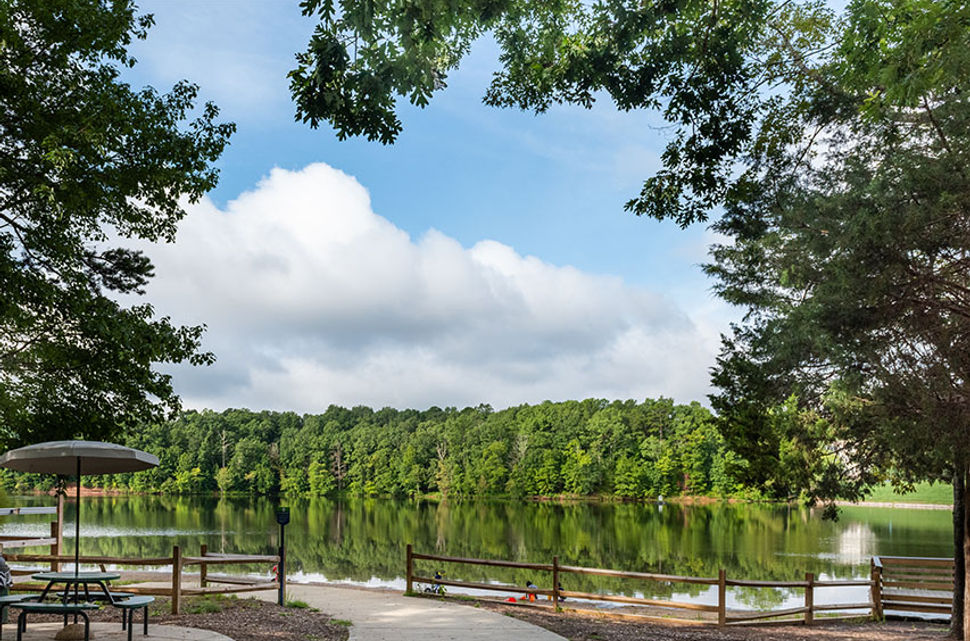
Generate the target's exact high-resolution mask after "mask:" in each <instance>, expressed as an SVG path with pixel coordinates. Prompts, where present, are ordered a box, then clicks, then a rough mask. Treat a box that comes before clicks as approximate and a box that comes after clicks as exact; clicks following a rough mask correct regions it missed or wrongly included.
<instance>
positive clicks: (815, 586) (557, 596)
mask: <svg viewBox="0 0 970 641" xmlns="http://www.w3.org/2000/svg"><path fill="white" fill-rule="evenodd" d="M416 560H424V561H435V562H437V563H455V564H464V565H481V566H489V567H497V568H515V569H526V570H533V571H537V572H548V573H550V574H551V575H552V576H551V577H550V578H551V585H552V588H550V589H545V588H539V587H521V586H516V585H507V584H501V583H473V582H469V581H457V580H452V579H443V578H435V577H427V576H422V575H418V574H416V573H415V571H414V562H415V561H416ZM405 562H406V579H407V591H408V593H413V592H414V584H415V583H425V584H428V585H442V586H449V587H457V588H471V589H474V590H485V591H492V592H505V593H508V592H513V593H520V594H525V595H528V596H529V601H532V600H534V598H535V597H536V596H548V597H549V598H550V600H551V601H552V605H553V608H554V609H555V610H557V611H558V610H560V603H561V601H562V599H563V598H564V597H568V598H575V599H588V600H591V601H607V602H613V603H624V604H629V605H641V606H651V607H660V608H672V609H675V610H689V611H694V612H701V613H707V614H716V620H714V619H713V618H711V619H710V620H690V622H691V623H712V624H713V623H716V624H717V625H720V626H725V625H731V624H734V625H739V624H745V623H753V622H759V621H763V620H765V619H777V618H779V617H781V618H787V619H789V620H791V618H792V617H800V619H799V620H800V621H802V622H804V623H806V624H812V623H814V622H815V614H816V613H831V612H836V611H839V612H843V611H852V610H867V611H868V612H865V613H860V614H856V615H851V616H853V617H854V618H857V617H859V616H870V617H873V618H877V619H878V618H882V609H883V602H882V599H881V593H880V590H881V586H882V582H881V575H880V570H881V566H879V567H877V566H876V565H875V563H874V564H873V567H872V572H871V575H870V578H869V579H852V580H846V581H832V580H825V581H816V580H815V575H814V574H812V573H807V574H806V575H805V579H804V580H802V581H760V580H758V581H755V580H747V579H728V578H727V573H726V572H725V570H720V571H719V572H718V576H717V577H696V576H682V575H674V574H654V573H649V572H626V571H621V570H609V569H604V568H587V567H579V566H572V565H560V563H559V557H558V556H554V557H553V558H552V563H551V564H545V563H522V562H517V561H504V560H490V559H468V558H461V557H453V556H441V555H434V554H421V553H417V552H414V550H413V547H412V545H411V544H408V545H407V557H406V559H405ZM563 574H580V575H593V576H608V577H614V578H623V579H633V580H637V581H645V582H655V583H685V584H693V585H709V586H717V604H716V605H710V604H702V603H686V602H679V601H670V600H666V599H648V598H641V597H632V596H625V595H619V594H595V593H590V592H579V591H574V590H563V589H562V588H561V586H560V582H559V578H560V577H561V576H562V575H563ZM866 586H868V587H869V597H870V598H869V600H868V601H865V602H862V603H859V602H853V603H829V604H821V605H816V604H815V594H816V591H817V590H819V589H825V588H834V587H866ZM728 587H751V588H768V589H796V590H797V589H800V590H803V592H804V604H803V605H802V606H799V607H792V608H785V609H780V610H767V611H755V612H750V611H738V610H733V609H729V608H728V607H727V588H728ZM926 603H932V604H934V605H935V604H936V603H937V602H936V601H933V602H929V601H925V602H923V604H926ZM927 607H932V606H927ZM645 618H651V617H645ZM827 618H828V617H827ZM831 618H837V617H831ZM664 620H665V621H684V619H670V618H669V617H664Z"/></svg>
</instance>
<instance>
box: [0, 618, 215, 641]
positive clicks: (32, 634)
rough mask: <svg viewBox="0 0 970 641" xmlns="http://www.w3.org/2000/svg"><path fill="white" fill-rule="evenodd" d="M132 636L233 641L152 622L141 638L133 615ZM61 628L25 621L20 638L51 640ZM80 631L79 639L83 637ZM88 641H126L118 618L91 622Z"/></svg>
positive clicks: (9, 633)
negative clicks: (112, 621)
mask: <svg viewBox="0 0 970 641" xmlns="http://www.w3.org/2000/svg"><path fill="white" fill-rule="evenodd" d="M135 618H136V619H137V621H135V630H134V631H135V635H134V637H133V639H138V640H139V641H141V640H146V641H232V639H230V638H229V637H227V636H225V635H222V634H219V633H218V632H212V631H211V630H197V629H195V628H182V627H179V626H174V625H155V624H154V623H152V621H151V619H149V620H148V636H147V637H146V636H144V635H143V634H142V633H141V631H142V627H141V614H136V615H135ZM63 628H64V624H63V623H46V622H45V623H32V622H31V621H30V619H27V632H25V633H24V635H23V641H41V640H43V641H51V639H53V638H54V635H55V634H57V633H58V632H59V631H60V630H62V629H63ZM83 636H84V635H83V632H82V634H81V635H80V636H78V637H77V638H78V639H81V638H83ZM3 638H4V639H16V638H17V624H16V623H7V624H5V625H4V626H3ZM91 639H92V640H93V641H128V632H127V631H125V630H122V629H121V617H120V616H119V617H118V622H117V623H92V624H91Z"/></svg>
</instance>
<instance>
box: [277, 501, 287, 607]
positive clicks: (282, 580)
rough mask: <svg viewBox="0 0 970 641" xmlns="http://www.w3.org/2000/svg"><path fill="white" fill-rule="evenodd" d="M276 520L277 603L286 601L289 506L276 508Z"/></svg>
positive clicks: (281, 603) (282, 603)
mask: <svg viewBox="0 0 970 641" xmlns="http://www.w3.org/2000/svg"><path fill="white" fill-rule="evenodd" d="M276 522H277V523H279V524H280V553H279V557H280V560H279V565H277V566H276V570H277V571H276V580H277V581H278V582H279V584H280V594H279V599H278V603H279V605H281V606H282V605H284V604H285V603H286V524H287V523H289V522H290V508H288V507H278V508H276Z"/></svg>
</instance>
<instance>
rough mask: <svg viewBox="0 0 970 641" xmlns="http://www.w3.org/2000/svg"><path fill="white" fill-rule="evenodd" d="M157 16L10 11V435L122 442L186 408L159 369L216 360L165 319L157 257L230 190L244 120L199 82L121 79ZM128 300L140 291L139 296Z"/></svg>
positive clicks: (6, 165) (4, 172)
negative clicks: (230, 153) (223, 118)
mask: <svg viewBox="0 0 970 641" xmlns="http://www.w3.org/2000/svg"><path fill="white" fill-rule="evenodd" d="M151 23H152V19H151V16H148V15H141V16H139V15H137V14H136V12H135V8H134V6H133V5H132V4H131V3H130V2H125V1H120V2H108V1H106V0H29V1H25V0H9V1H7V2H4V3H3V4H2V6H0V291H2V292H3V296H2V297H0V441H2V442H3V443H5V444H6V445H15V444H20V443H25V442H36V441H42V440H49V439H56V438H71V437H74V436H85V437H91V438H109V437H112V436H113V435H115V434H117V433H119V432H121V431H124V430H126V429H130V428H131V427H132V426H134V425H136V424H137V423H138V422H141V421H152V420H159V419H161V418H163V417H164V416H166V415H168V414H170V413H171V412H174V411H175V410H176V409H177V408H178V399H177V397H176V395H175V394H174V392H173V390H172V385H171V382H170V380H169V377H168V376H166V375H164V374H162V373H160V372H158V371H157V370H156V369H155V368H154V365H155V364H157V363H166V362H169V363H171V362H181V361H189V362H191V363H194V364H201V363H208V362H210V361H211V360H212V356H211V355H210V354H207V353H204V352H200V351H199V339H200V336H201V333H202V328H200V327H178V326H176V325H173V324H172V323H171V322H170V321H169V319H168V318H156V317H155V315H154V311H153V309H152V307H151V306H150V305H148V304H145V303H141V304H132V305H126V304H124V303H122V302H120V301H122V300H123V299H126V298H129V297H130V296H133V295H137V294H140V293H141V292H142V290H143V288H144V287H145V285H146V283H147V282H148V280H149V279H150V278H151V276H152V265H151V263H150V261H149V260H148V258H147V257H146V256H145V255H144V254H142V253H140V252H138V251H134V250H132V249H130V248H128V247H126V245H129V244H130V243H127V239H142V240H148V241H169V242H170V241H172V240H174V236H175V228H176V224H177V222H178V221H179V219H181V218H182V217H183V216H184V215H185V210H184V209H183V206H184V203H185V201H186V200H188V201H195V200H197V199H198V198H200V197H201V196H202V194H204V193H205V192H206V191H208V190H210V189H211V188H212V187H213V186H214V185H215V183H216V177H217V172H216V170H215V169H214V168H213V167H212V162H213V161H214V160H215V159H216V158H217V157H218V156H219V154H220V153H221V152H222V150H223V148H224V147H225V145H226V144H227V141H228V137H229V135H230V134H231V132H232V130H233V126H232V125H230V124H219V123H217V122H216V118H217V113H218V112H217V109H216V108H215V106H213V105H211V104H206V105H205V106H203V107H201V108H200V109H199V110H198V111H197V112H196V113H195V115H194V117H193V116H192V113H193V110H195V99H196V94H197V88H196V87H195V86H194V85H192V84H189V83H186V82H181V83H179V84H177V85H176V86H175V87H173V89H172V90H171V91H170V92H169V93H166V94H159V93H158V92H156V91H155V90H154V89H152V88H146V89H142V90H135V89H133V88H131V87H130V86H129V85H128V84H126V83H125V82H123V81H122V80H121V75H122V72H123V70H124V69H126V68H129V67H131V66H133V65H134V64H135V60H134V59H133V58H131V57H130V56H129V55H128V53H127V47H128V45H129V44H130V43H131V42H132V40H133V39H135V38H144V37H145V36H146V34H147V30H148V28H149V27H150V26H151ZM129 299H130V298H129Z"/></svg>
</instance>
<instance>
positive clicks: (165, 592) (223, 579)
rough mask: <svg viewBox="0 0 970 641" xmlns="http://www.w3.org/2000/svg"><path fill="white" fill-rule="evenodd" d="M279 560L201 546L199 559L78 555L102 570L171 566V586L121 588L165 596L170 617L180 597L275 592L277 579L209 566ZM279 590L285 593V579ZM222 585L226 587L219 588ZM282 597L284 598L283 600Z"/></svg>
mask: <svg viewBox="0 0 970 641" xmlns="http://www.w3.org/2000/svg"><path fill="white" fill-rule="evenodd" d="M5 557H6V559H7V561H12V562H18V563H24V562H26V563H51V564H52V565H53V564H55V563H60V562H73V561H74V557H73V556H71V555H64V554H60V555H57V554H8V555H5ZM279 560H280V558H279V557H278V556H275V555H248V554H214V553H211V552H209V551H208V550H207V549H206V546H205V545H203V546H202V547H201V549H200V551H199V556H185V555H183V553H182V548H181V547H179V546H178V545H176V546H174V547H173V548H172V556H167V557H156V558H133V557H112V556H82V557H80V562H81V563H87V564H91V565H100V566H102V568H103V567H104V566H105V565H107V564H111V565H121V566H133V567H146V566H148V567H152V566H168V565H170V566H172V577H171V581H172V584H171V586H167V585H166V586H157V587H149V586H146V587H137V586H128V585H126V586H125V587H124V590H125V592H133V593H135V594H152V595H159V596H168V597H171V599H172V614H179V613H180V612H181V607H182V597H183V595H196V594H229V593H234V592H252V591H256V590H279V589H280V587H281V586H280V583H279V581H280V578H281V577H275V578H274V579H273V580H272V581H259V580H253V579H249V578H245V577H228V576H210V575H209V567H210V566H213V565H217V566H223V565H250V564H254V563H258V564H264V563H274V564H278V563H279ZM192 565H198V566H199V587H198V588H193V587H186V586H184V585H183V582H182V579H183V576H182V575H183V573H184V572H185V568H186V567H188V566H192ZM35 572H36V571H35V570H17V571H16V573H17V574H33V573H35ZM283 578H284V581H283V586H282V587H283V589H284V590H285V589H286V588H285V577H283ZM210 583H216V584H220V587H212V586H210V585H209V584H210ZM223 585H225V586H228V587H222V586H223ZM41 587H43V586H41V585H38V584H36V583H16V584H14V586H13V587H12V588H11V589H12V590H26V591H36V590H38V589H39V588H41ZM284 598H285V597H284Z"/></svg>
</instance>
